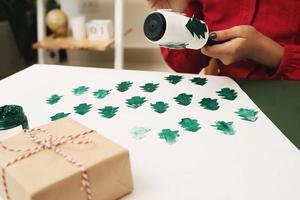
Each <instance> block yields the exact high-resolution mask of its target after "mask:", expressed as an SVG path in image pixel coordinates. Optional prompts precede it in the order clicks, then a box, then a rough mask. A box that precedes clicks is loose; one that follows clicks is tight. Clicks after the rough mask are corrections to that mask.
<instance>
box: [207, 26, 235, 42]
mask: <svg viewBox="0 0 300 200" xmlns="http://www.w3.org/2000/svg"><path fill="white" fill-rule="evenodd" d="M236 37H240V28H239V27H238V26H235V27H232V28H229V29H224V30H220V31H215V32H212V33H210V34H209V38H210V39H212V40H214V41H226V40H231V39H233V38H236Z"/></svg>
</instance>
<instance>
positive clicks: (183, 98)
mask: <svg viewBox="0 0 300 200" xmlns="http://www.w3.org/2000/svg"><path fill="white" fill-rule="evenodd" d="M192 98H193V95H192V94H185V93H181V94H179V95H178V96H177V97H174V99H175V101H176V102H177V103H178V104H180V105H183V106H188V105H190V104H191V102H192Z"/></svg>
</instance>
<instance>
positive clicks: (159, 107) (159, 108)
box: [151, 101, 169, 114]
mask: <svg viewBox="0 0 300 200" xmlns="http://www.w3.org/2000/svg"><path fill="white" fill-rule="evenodd" d="M151 107H152V109H153V110H154V111H155V112H157V113H160V114H162V113H164V112H166V111H167V110H168V108H169V104H167V103H165V102H162V101H158V102H156V103H152V104H151Z"/></svg>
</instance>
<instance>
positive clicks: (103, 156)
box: [0, 118, 133, 200]
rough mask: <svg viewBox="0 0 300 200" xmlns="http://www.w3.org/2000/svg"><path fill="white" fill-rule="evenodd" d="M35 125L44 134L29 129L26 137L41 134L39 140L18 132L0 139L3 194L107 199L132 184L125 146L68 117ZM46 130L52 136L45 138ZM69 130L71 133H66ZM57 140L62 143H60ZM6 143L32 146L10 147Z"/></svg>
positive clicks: (49, 199) (43, 199) (30, 198)
mask: <svg viewBox="0 0 300 200" xmlns="http://www.w3.org/2000/svg"><path fill="white" fill-rule="evenodd" d="M41 128H42V129H43V130H46V131H48V134H46V133H45V132H43V131H42V130H33V131H32V132H30V134H31V136H32V137H37V138H42V140H40V141H39V142H40V143H37V142H38V140H39V139H37V138H35V140H34V141H31V140H30V137H29V136H30V134H29V133H27V135H26V134H25V133H24V132H22V133H20V134H18V135H16V136H13V137H11V138H9V139H7V140H5V141H3V142H2V143H1V146H0V169H1V170H0V178H1V179H0V194H1V197H2V199H3V200H6V199H8V197H7V194H9V199H11V200H87V199H94V200H102V199H107V200H108V199H117V198H120V197H122V196H124V195H126V194H128V193H130V192H131V191H132V190H133V181H132V174H131V168H130V161H129V152H128V151H127V150H126V149H125V148H123V147H121V146H119V145H117V144H115V143H113V142H112V141H110V140H108V139H106V138H105V137H103V136H101V135H99V134H97V133H96V132H91V130H90V129H88V128H87V127H85V126H83V125H81V124H80V123H78V122H76V121H74V120H72V119H70V118H63V119H60V120H57V121H54V122H51V123H49V124H47V125H44V126H42V127H41ZM79 134H82V135H79ZM49 135H52V136H53V137H52V138H53V139H52V140H50V139H49V140H45V138H50V137H49ZM69 135H72V137H75V138H72V137H66V136H69ZM75 135H76V136H75ZM78 135H79V136H78ZM57 138H60V139H57ZM89 140H90V141H89ZM49 141H51V142H49ZM59 141H60V142H61V143H63V142H65V143H63V144H61V145H60V144H58V143H59ZM66 141H68V142H66ZM54 143H55V144H56V145H57V146H56V147H53V144H54ZM50 147H52V148H50ZM5 148H6V149H5ZM8 148H11V149H14V150H17V149H22V150H24V149H29V148H34V150H32V149H31V151H25V152H23V151H22V152H12V151H9V149H8ZM39 148H40V149H39ZM49 148H50V149H49ZM34 151H35V152H36V153H35V154H33V155H30V156H28V154H30V153H32V152H34ZM22 156H23V157H22ZM24 157H25V158H24ZM72 159H73V160H72ZM72 162H73V163H72ZM8 163H10V164H8ZM81 165H82V166H81ZM85 170H86V171H85ZM5 185H6V187H5ZM5 189H7V193H6V192H5ZM81 189H83V190H81Z"/></svg>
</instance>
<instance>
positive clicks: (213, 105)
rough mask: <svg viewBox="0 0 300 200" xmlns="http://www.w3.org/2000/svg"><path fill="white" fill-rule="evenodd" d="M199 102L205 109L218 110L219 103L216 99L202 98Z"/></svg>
mask: <svg viewBox="0 0 300 200" xmlns="http://www.w3.org/2000/svg"><path fill="white" fill-rule="evenodd" d="M199 104H200V105H201V106H202V107H203V108H204V109H207V110H218V109H219V107H220V106H219V103H218V100H217V99H211V98H203V99H202V100H201V101H200V102H199Z"/></svg>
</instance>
